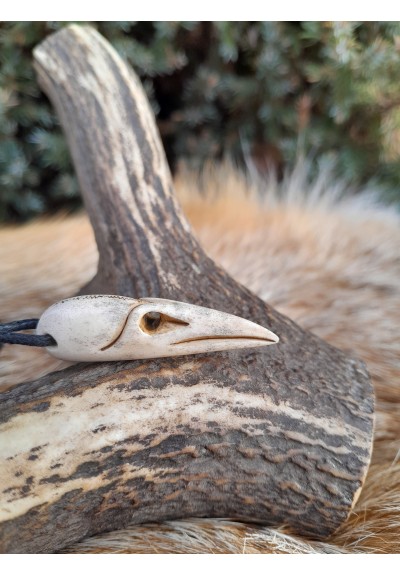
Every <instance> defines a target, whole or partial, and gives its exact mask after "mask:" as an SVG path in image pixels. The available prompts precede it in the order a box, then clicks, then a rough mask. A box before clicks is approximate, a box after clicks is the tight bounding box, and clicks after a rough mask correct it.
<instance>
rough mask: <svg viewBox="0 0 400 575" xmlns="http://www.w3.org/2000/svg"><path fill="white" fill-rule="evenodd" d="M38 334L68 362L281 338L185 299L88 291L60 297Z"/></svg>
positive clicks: (239, 345)
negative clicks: (45, 336) (46, 336)
mask: <svg viewBox="0 0 400 575" xmlns="http://www.w3.org/2000/svg"><path fill="white" fill-rule="evenodd" d="M36 332H37V334H38V335H43V334H49V335H51V336H52V337H53V338H54V340H55V341H56V345H54V346H51V347H47V348H46V349H47V351H48V352H49V353H50V354H52V355H54V356H55V357H58V358H60V359H64V360H69V361H116V360H125V359H128V360H130V359H146V358H156V357H168V356H178V355H189V354H195V353H207V352H211V351H223V350H232V349H240V348H248V347H258V346H265V345H271V344H274V343H277V342H278V341H279V338H278V337H277V336H276V335H275V334H274V333H272V332H271V331H269V330H268V329H266V328H264V327H261V326H260V325H258V324H256V323H253V322H251V321H249V320H246V319H243V318H241V317H238V316H235V315H231V314H228V313H225V312H221V311H217V310H214V309H210V308H205V307H200V306H197V305H192V304H188V303H184V302H178V301H172V300H166V299H158V298H144V299H138V300H136V299H131V298H128V297H122V296H110V295H89V296H78V297H73V298H70V299H66V300H63V301H60V302H58V303H56V304H54V305H52V306H51V307H49V308H48V309H47V310H46V311H45V312H44V313H43V315H42V316H41V318H40V320H39V323H38V326H37V329H36Z"/></svg>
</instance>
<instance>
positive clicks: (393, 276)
mask: <svg viewBox="0 0 400 575" xmlns="http://www.w3.org/2000/svg"><path fill="white" fill-rule="evenodd" d="M306 176H307V169H306V167H305V166H304V165H303V166H299V167H298V168H297V169H296V170H295V171H294V173H293V174H292V175H291V176H290V177H287V178H286V179H285V181H284V182H283V184H280V186H278V185H277V184H276V183H275V182H274V181H273V180H271V181H268V182H265V183H264V184H263V187H264V190H263V191H262V193H259V191H258V190H257V189H256V188H255V187H254V186H253V185H252V184H251V183H249V181H247V180H246V178H245V177H244V176H243V175H241V174H239V173H237V172H235V171H234V170H233V169H232V168H229V167H226V166H225V167H222V168H219V169H214V170H210V171H209V173H208V174H204V175H203V176H202V178H201V183H200V180H196V179H195V178H193V177H192V176H190V175H186V176H185V175H182V176H181V177H179V178H178V180H177V188H178V192H179V195H180V197H181V200H182V203H183V206H184V209H185V212H186V214H187V216H188V218H189V220H190V221H191V223H192V225H193V228H194V231H195V234H196V235H197V237H198V238H199V240H200V242H201V243H202V244H203V246H204V247H205V249H206V251H207V252H208V254H209V255H210V256H211V257H212V258H213V259H215V260H216V261H217V262H218V263H220V264H221V265H222V266H223V267H225V269H226V270H227V271H228V272H229V273H230V274H231V275H232V276H234V277H235V279H237V280H238V281H240V282H242V283H243V284H245V285H246V286H247V287H248V288H250V289H251V290H253V291H254V292H255V293H256V294H257V295H258V296H260V297H261V298H262V299H264V300H265V301H268V303H269V304H271V305H272V306H274V307H276V308H277V309H278V310H279V311H280V312H282V313H284V314H286V315H288V316H289V317H291V318H292V319H293V320H295V321H296V322H297V323H299V324H300V325H301V326H302V327H303V328H306V329H309V330H311V331H313V332H314V333H316V334H317V335H319V336H320V337H321V338H323V339H325V340H327V341H328V342H329V343H331V344H333V345H334V346H337V347H339V348H342V349H344V350H347V351H348V352H349V353H350V354H353V355H357V356H359V357H361V358H362V359H363V360H364V361H365V362H366V364H367V366H368V369H369V372H370V374H371V377H372V379H373V382H374V385H375V390H376V424H375V441H374V450H373V456H372V463H371V466H370V469H369V472H368V475H367V478H366V482H365V486H364V488H363V490H362V493H361V497H360V498H359V500H358V502H357V504H356V507H355V508H354V510H353V511H352V512H351V514H350V516H349V517H348V519H347V521H346V523H345V524H344V525H343V526H342V527H340V529H339V530H338V531H337V532H336V533H335V534H334V535H333V536H331V537H330V538H329V539H328V540H326V541H312V540H309V539H306V538H304V537H301V536H299V535H295V534H293V533H291V532H290V530H289V529H288V528H286V527H285V526H280V527H277V528H274V529H273V528H267V527H259V526H255V525H249V524H243V523H240V522H235V521H232V520H229V518H227V519H220V520H218V519H212V520H211V519H193V520H182V521H170V522H167V523H164V524H160V525H157V524H152V525H142V526H137V525H136V526H132V527H131V528H129V529H125V530H123V531H117V532H112V533H106V534H103V535H100V536H96V537H92V538H90V539H87V540H85V541H83V542H81V543H78V544H76V545H75V546H73V547H72V548H70V549H68V552H72V553H82V552H87V553H144V552H145V553H398V552H400V377H399V376H400V227H399V223H400V216H399V214H398V213H397V212H396V210H395V209H394V208H389V207H384V206H382V205H379V203H378V202H377V201H376V200H375V199H374V197H373V196H372V195H371V194H357V195H354V194H350V193H346V192H345V191H344V190H343V189H342V187H341V186H340V185H339V184H337V183H332V181H330V180H329V175H328V174H326V173H325V174H324V173H321V175H320V176H319V178H317V179H316V180H315V181H314V182H313V183H312V184H311V185H310V184H307V177H306ZM199 188H201V191H199ZM204 190H207V194H204ZM96 263H97V252H96V247H95V243H94V238H93V234H92V231H91V228H90V225H89V223H88V220H87V218H86V216H85V215H84V214H81V215H77V216H70V217H67V216H59V217H57V218H53V219H47V220H41V221H37V222H34V223H31V224H28V225H26V226H23V227H5V228H3V229H2V230H0V321H10V320H14V319H23V318H28V317H39V315H40V314H41V312H42V311H43V310H44V309H45V308H46V307H48V306H49V305H51V304H52V303H53V302H55V301H58V300H60V299H62V298H65V297H68V296H71V295H73V294H74V293H75V292H76V291H77V290H78V289H79V287H80V286H82V285H83V284H85V283H86V282H87V281H89V280H90V279H91V277H92V276H93V275H94V273H95V270H96ZM66 365H67V364H66V363H65V362H61V361H59V360H55V359H53V358H50V357H49V356H48V355H47V354H46V353H45V352H44V351H43V350H40V349H35V348H23V347H20V346H4V347H3V349H2V350H1V352H0V384H1V387H2V388H3V389H4V388H6V387H9V386H11V385H13V384H15V383H17V382H20V381H24V380H27V379H33V378H36V377H39V376H41V375H43V374H45V373H47V372H49V371H53V370H54V369H60V368H62V367H65V366H66Z"/></svg>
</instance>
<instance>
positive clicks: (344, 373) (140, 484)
mask: <svg viewBox="0 0 400 575" xmlns="http://www.w3.org/2000/svg"><path fill="white" fill-rule="evenodd" d="M35 59H36V67H37V71H38V75H39V80H40V82H41V84H42V86H43V88H44V90H45V91H46V92H47V94H48V95H49V97H50V98H51V100H52V102H53V103H54V106H55V108H56V109H57V112H58V114H59V116H60V118H61V121H62V124H63V127H64V130H65V132H66V134H67V137H68V141H69V145H70V149H71V151H72V155H73V159H74V163H75V167H76V171H77V174H78V177H79V181H80V185H81V189H82V193H83V196H84V200H85V204H86V207H87V210H88V212H89V216H90V218H91V221H92V224H93V227H94V229H95V234H96V240H97V244H98V248H99V252H100V260H99V262H100V263H99V270H98V274H97V276H96V278H95V279H94V280H93V282H92V283H91V284H89V286H87V288H86V291H87V292H89V293H115V294H121V295H127V296H132V297H138V296H158V297H166V298H172V299H182V300H185V301H189V302H191V303H196V304H200V305H206V306H209V307H214V308H216V309H220V310H223V311H227V312H230V313H233V314H237V315H240V316H243V317H246V318H248V319H250V320H252V321H255V322H257V323H259V324H261V325H265V326H266V327H268V328H269V329H271V330H272V331H273V332H275V333H276V334H278V335H279V337H280V343H279V344H278V345H276V346H273V347H272V348H265V349H262V350H260V349H257V350H252V351H249V350H246V351H241V352H237V353H217V354H213V355H204V356H192V357H181V358H169V359H160V360H155V361H139V362H119V363H110V364H94V365H77V366H73V367H71V368H68V369H66V370H64V371H61V372H56V373H52V374H50V375H47V376H45V377H43V378H41V379H39V380H37V381H34V382H29V383H23V384H20V385H19V386H17V387H15V388H14V389H12V390H9V391H7V392H4V393H2V394H1V396H0V422H1V425H0V433H1V435H0V459H1V470H2V471H1V478H0V494H1V495H0V510H1V521H2V523H0V540H1V550H2V551H3V552H4V551H8V552H11V551H13V552H38V551H54V550H57V549H60V548H62V547H64V546H66V545H68V544H70V543H72V542H74V541H77V540H79V539H81V538H83V537H85V536H87V535H90V534H93V533H99V532H102V531H105V530H110V529H116V528H119V527H123V526H126V525H127V524H128V523H132V522H133V523H135V522H136V523H139V522H144V521H149V520H151V521H154V520H163V519H168V518H178V517H188V516H209V517H222V516H223V517H234V518H242V519H243V518H245V519H248V520H253V521H262V522H266V523H269V524H282V523H285V524H289V525H291V526H292V527H293V528H294V529H295V530H297V531H299V532H301V533H304V534H309V535H312V536H326V535H328V534H330V533H332V531H334V530H335V529H336V528H337V527H338V526H339V525H340V523H341V522H342V521H344V519H345V518H346V517H347V515H348V513H349V511H350V509H351V507H352V505H353V503H354V501H355V499H356V497H357V494H358V493H359V490H360V488H361V486H362V483H363V480H364V477H365V474H366V470H367V468H368V464H369V460H370V451H371V440H372V427H373V393H372V387H371V383H370V381H369V378H368V375H367V373H366V371H365V368H364V366H363V364H362V363H361V362H360V361H358V360H355V359H351V358H348V357H346V356H345V355H344V354H343V353H342V352H341V351H339V350H337V349H334V348H333V347H331V346H329V345H328V344H326V343H324V342H323V341H321V340H320V339H318V338H317V337H315V336H314V335H312V334H311V333H308V332H305V331H303V330H302V329H300V328H299V327H298V326H297V325H295V324H294V323H293V322H291V321H290V320H289V319H287V318H285V317H283V316H282V315H280V314H278V313H277V312H276V311H275V310H273V309H271V308H270V307H268V306H267V305H266V304H265V303H264V302H262V301H261V300H260V299H258V298H257V297H256V296H255V295H253V294H252V293H250V292H249V291H248V290H246V289H245V288H243V287H242V286H240V285H239V284H237V283H236V282H235V281H234V280H233V279H232V278H231V277H230V276H228V275H227V274H226V273H225V272H224V271H223V270H221V269H220V268H219V267H217V266H216V265H215V264H214V263H213V262H212V261H211V260H210V259H209V258H208V257H207V256H206V255H205V254H204V252H203V250H202V249H201V247H200V246H199V245H198V243H197V242H196V240H195V239H194V238H193V237H192V235H191V233H190V229H189V227H188V225H187V223H186V221H185V220H184V218H183V216H182V214H181V212H180V210H179V208H178V206H177V204H176V200H175V198H174V195H173V190H172V185H171V180H170V176H169V172H168V168H167V165H166V162H165V158H164V154H163V151H162V148H161V145H160V142H159V139H158V135H157V133H156V129H155V126H154V120H153V117H152V114H151V112H150V110H149V107H148V104H147V101H146V98H145V97H144V95H143V91H142V88H141V87H140V84H139V82H138V80H137V78H136V76H135V75H134V74H133V73H132V71H130V70H129V68H128V67H127V66H126V64H125V63H124V62H123V61H122V60H121V59H120V58H119V57H118V55H117V54H116V53H115V52H114V51H113V49H112V48H111V47H110V46H109V45H108V44H107V43H106V42H105V41H104V39H103V38H101V36H99V35H98V34H97V33H96V32H95V31H94V30H92V29H90V28H87V27H80V26H71V27H68V28H67V29H64V30H62V31H61V32H58V33H56V34H54V35H52V36H50V37H49V38H48V39H47V40H46V41H45V42H43V44H42V45H40V46H39V47H38V48H37V49H36V51H35ZM55 257H56V254H55ZM260 265H261V263H260Z"/></svg>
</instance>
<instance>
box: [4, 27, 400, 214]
mask: <svg viewBox="0 0 400 575" xmlns="http://www.w3.org/2000/svg"><path fill="white" fill-rule="evenodd" d="M66 24H68V23H67V22H19V23H15V22H1V23H0V220H1V221H24V220H27V219H29V218H31V217H33V216H36V215H38V214H41V213H45V212H53V211H55V210H57V209H60V208H64V209H73V208H75V207H77V206H79V204H80V198H79V192H78V186H77V182H76V179H75V176H74V173H73V169H72V165H71V160H70V155H69V152H68V149H67V146H66V142H65V140H64V138H63V135H62V132H61V129H60V126H59V123H58V120H57V118H56V117H55V114H54V111H53V109H52V107H51V105H50V103H49V101H48V100H47V98H46V97H45V96H44V95H43V94H42V93H41V91H40V89H39V86H38V84H37V82H36V78H35V73H34V70H33V67H32V49H33V48H34V47H35V45H36V44H38V43H39V42H40V41H41V40H43V39H44V38H45V37H46V36H47V35H48V34H50V33H52V32H54V31H55V30H58V29H59V28H61V27H63V26H65V25H66ZM90 24H92V25H93V26H95V27H96V28H97V29H98V30H99V31H100V32H101V34H103V35H104V36H105V37H106V38H107V39H108V40H109V41H110V42H111V43H112V44H113V46H114V47H115V48H116V49H117V50H118V52H119V53H120V54H121V55H122V56H123V57H124V58H125V59H127V60H128V62H129V63H130V64H131V65H132V66H133V67H134V68H135V70H136V71H137V73H138V74H139V76H140V77H141V79H142V81H143V83H144V86H145V89H146V91H147V94H148V96H149V98H150V101H151V104H152V106H153V109H154V111H155V113H156V116H157V122H158V127H159V129H160V132H161V136H162V138H163V142H164V147H165V149H166V153H167V157H168V160H169V162H170V166H171V168H172V170H173V171H174V170H176V168H177V165H178V164H179V162H184V163H186V164H189V165H190V166H193V167H195V168H200V167H201V166H202V165H203V164H204V163H205V162H207V161H209V160H220V159H224V158H226V157H229V158H233V159H234V161H235V162H236V163H238V164H239V165H240V164H242V165H246V164H247V165H249V162H251V163H252V164H253V165H254V166H256V168H257V169H258V171H259V172H260V173H261V175H263V174H265V173H267V172H269V171H271V170H273V171H274V172H276V174H277V175H278V177H281V176H282V174H283V173H284V171H285V170H287V169H290V168H291V167H293V166H294V164H295V163H296V161H297V160H298V159H299V158H301V157H307V158H311V160H312V161H311V162H310V164H311V166H314V169H315V170H317V169H318V168H320V166H321V165H323V164H327V165H329V167H330V169H331V170H333V171H334V174H335V175H336V176H337V177H340V178H341V179H344V180H345V181H346V182H348V183H350V184H351V185H353V186H354V187H355V188H356V189H357V188H361V187H365V186H367V187H373V188H375V189H377V190H378V191H379V193H380V194H381V195H382V197H383V198H385V199H386V200H387V201H395V202H397V203H400V23H397V22H366V23H365V22H363V23H362V22H351V23H346V22H344V23H343V22H338V23H334V22H104V23H96V22H91V23H90Z"/></svg>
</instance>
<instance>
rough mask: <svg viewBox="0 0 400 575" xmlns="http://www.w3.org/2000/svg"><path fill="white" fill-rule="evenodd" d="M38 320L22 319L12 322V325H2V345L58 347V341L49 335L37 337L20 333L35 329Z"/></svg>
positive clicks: (0, 324)
mask: <svg viewBox="0 0 400 575" xmlns="http://www.w3.org/2000/svg"><path fill="white" fill-rule="evenodd" d="M38 321H39V320H38V319H22V320H20V321H11V322H10V323H0V345H1V344H2V343H11V344H14V343H16V344H19V345H31V346H34V347H50V346H52V345H57V342H56V340H55V339H54V338H53V337H52V336H51V335H49V334H44V335H36V334H28V333H18V332H19V331H23V330H26V329H35V328H36V326H37V324H38Z"/></svg>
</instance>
